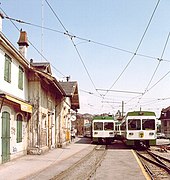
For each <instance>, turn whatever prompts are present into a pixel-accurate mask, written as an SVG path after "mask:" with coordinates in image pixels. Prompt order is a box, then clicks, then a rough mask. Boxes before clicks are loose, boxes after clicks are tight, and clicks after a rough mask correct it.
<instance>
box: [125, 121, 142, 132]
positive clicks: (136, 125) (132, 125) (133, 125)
mask: <svg viewBox="0 0 170 180" xmlns="http://www.w3.org/2000/svg"><path fill="white" fill-rule="evenodd" d="M140 129H141V121H140V119H128V130H140Z"/></svg>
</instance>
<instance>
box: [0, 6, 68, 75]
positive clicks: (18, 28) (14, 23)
mask: <svg viewBox="0 0 170 180" xmlns="http://www.w3.org/2000/svg"><path fill="white" fill-rule="evenodd" d="M0 9H1V11H2V12H3V13H4V14H5V17H8V16H7V14H6V13H5V11H4V10H3V9H2V8H1V7H0ZM8 19H9V20H10V21H11V23H12V24H13V25H14V27H15V28H16V29H17V30H18V31H20V29H19V28H18V27H17V26H16V24H15V23H14V22H13V19H11V18H8ZM19 21H20V20H19ZM28 42H29V44H30V45H31V46H32V47H33V48H34V49H35V50H36V51H37V52H38V54H39V55H40V56H41V57H43V58H44V60H45V61H46V62H49V61H48V60H47V58H46V57H45V56H44V55H43V54H42V53H41V52H40V51H39V50H38V49H37V48H36V47H35V46H34V45H33V43H32V42H31V41H30V40H29V39H28ZM51 66H52V67H53V68H54V69H55V70H56V71H57V72H58V73H59V74H61V75H62V76H64V77H66V76H65V75H64V74H63V73H62V72H61V71H59V70H58V69H57V68H56V67H55V66H54V65H52V64H51Z"/></svg>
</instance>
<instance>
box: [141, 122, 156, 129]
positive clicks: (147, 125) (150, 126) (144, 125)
mask: <svg viewBox="0 0 170 180" xmlns="http://www.w3.org/2000/svg"><path fill="white" fill-rule="evenodd" d="M142 130H155V119H142Z"/></svg>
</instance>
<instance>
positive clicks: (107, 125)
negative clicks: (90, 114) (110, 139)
mask: <svg viewBox="0 0 170 180" xmlns="http://www.w3.org/2000/svg"><path fill="white" fill-rule="evenodd" d="M113 128H114V124H113V122H105V123H104V130H105V131H110V130H113Z"/></svg>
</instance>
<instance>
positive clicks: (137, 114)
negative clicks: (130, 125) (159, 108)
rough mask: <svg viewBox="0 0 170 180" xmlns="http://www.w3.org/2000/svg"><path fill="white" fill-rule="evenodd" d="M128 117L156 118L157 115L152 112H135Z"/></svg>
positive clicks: (129, 113) (128, 114)
mask: <svg viewBox="0 0 170 180" xmlns="http://www.w3.org/2000/svg"><path fill="white" fill-rule="evenodd" d="M126 116H156V114H155V112H152V111H133V112H128V113H127V115H126Z"/></svg>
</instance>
